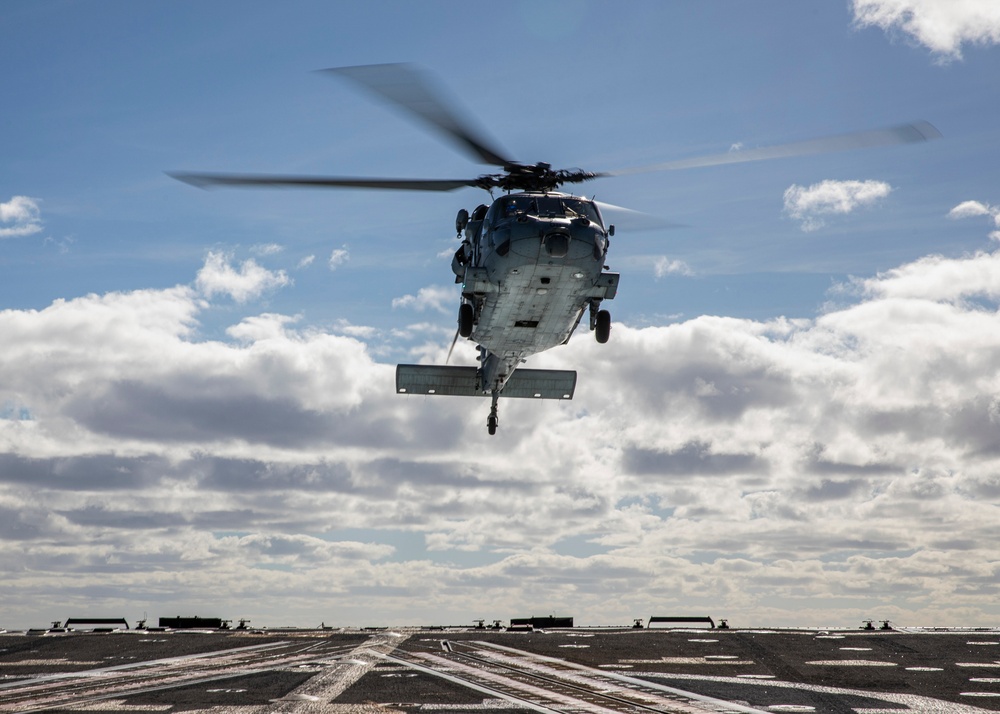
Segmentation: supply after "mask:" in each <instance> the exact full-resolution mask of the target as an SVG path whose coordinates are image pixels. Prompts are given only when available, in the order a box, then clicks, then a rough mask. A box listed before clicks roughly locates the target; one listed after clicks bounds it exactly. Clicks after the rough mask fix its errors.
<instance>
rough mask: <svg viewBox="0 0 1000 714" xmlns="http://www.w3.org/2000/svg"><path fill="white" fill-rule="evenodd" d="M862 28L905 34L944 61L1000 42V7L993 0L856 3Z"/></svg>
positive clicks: (872, 0)
mask: <svg viewBox="0 0 1000 714" xmlns="http://www.w3.org/2000/svg"><path fill="white" fill-rule="evenodd" d="M852 8H853V10H854V22H855V24H856V25H858V26H859V27H872V26H874V27H879V28H881V29H882V30H885V31H886V32H892V31H895V30H899V31H902V32H904V33H906V34H907V35H909V36H910V37H911V38H913V39H914V40H916V41H917V42H918V43H920V44H921V45H923V46H924V47H926V48H927V49H929V50H931V52H934V53H935V54H936V55H938V56H939V57H940V58H942V59H944V60H948V59H961V57H962V46H963V45H964V44H966V43H971V44H974V45H993V44H997V43H998V42H1000V4H997V3H996V2H994V0H853V3H852Z"/></svg>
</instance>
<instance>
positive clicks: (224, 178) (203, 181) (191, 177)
mask: <svg viewBox="0 0 1000 714" xmlns="http://www.w3.org/2000/svg"><path fill="white" fill-rule="evenodd" d="M168 175H169V176H172V177H173V178H175V179H177V180H178V181H183V182H184V183H187V184H191V185H192V186H197V187H198V188H216V187H219V186H239V187H250V188H254V187H261V188H265V187H266V188H380V189H395V190H399V191H454V190H456V189H459V188H465V187H466V186H473V187H475V186H479V185H480V179H398V178H352V177H337V176H281V175H270V174H212V173H170V172H168Z"/></svg>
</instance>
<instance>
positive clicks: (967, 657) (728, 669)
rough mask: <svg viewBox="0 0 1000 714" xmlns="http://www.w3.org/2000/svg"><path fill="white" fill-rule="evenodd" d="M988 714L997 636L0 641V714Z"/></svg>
mask: <svg viewBox="0 0 1000 714" xmlns="http://www.w3.org/2000/svg"><path fill="white" fill-rule="evenodd" d="M196 710H211V711H213V712H220V713H221V712H231V713H233V714H251V713H252V714H258V713H263V712H317V713H318V712H331V713H337V714H372V713H374V712H392V711H397V712H407V713H408V714H416V713H417V712H435V713H436V712H440V713H441V714H460V713H462V712H470V713H471V712H477V713H479V712H487V713H489V712H498V713H499V712H505V713H506V712H509V711H510V710H524V711H527V712H542V713H548V714H554V713H556V712H565V713H568V714H615V713H625V712H627V713H628V714H647V713H649V714H651V713H653V712H684V713H686V714H695V713H698V712H715V713H718V712H744V713H749V712H861V713H863V714H879V713H889V712H892V713H897V714H902V713H903V712H955V713H956V714H960V713H962V712H967V713H970V714H971V713H973V712H983V711H1000V630H986V629H970V630H940V631H934V630H887V631H878V630H876V631H867V630H817V629H810V630H805V629H804V630H785V629H781V630H771V629H708V628H704V629H700V628H699V629H676V628H674V629H666V628H664V629H632V628H620V629H603V628H600V629H599V628H565V629H544V630H537V629H536V630H526V631H508V630H491V629H477V628H430V629H421V628H394V629H373V628H369V629H350V628H344V629H317V630H242V631H233V630H224V631H217V632H209V631H190V630H130V631H115V632H66V631H63V632H59V631H54V632H53V631H35V632H32V633H31V634H29V633H6V634H0V712H31V711H58V712H95V711H117V712H128V711H136V712H138V711H143V712H151V711H153V712H155V711H162V712H184V711H196Z"/></svg>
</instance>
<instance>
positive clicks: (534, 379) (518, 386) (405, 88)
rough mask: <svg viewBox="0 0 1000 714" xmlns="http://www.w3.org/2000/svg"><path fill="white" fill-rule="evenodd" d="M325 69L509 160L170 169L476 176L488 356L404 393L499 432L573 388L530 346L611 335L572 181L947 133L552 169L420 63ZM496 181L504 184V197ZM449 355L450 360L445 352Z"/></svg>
mask: <svg viewBox="0 0 1000 714" xmlns="http://www.w3.org/2000/svg"><path fill="white" fill-rule="evenodd" d="M320 71H321V72H326V73H331V74H334V75H338V76H343V77H347V78H349V79H351V80H353V81H355V82H357V83H359V84H360V85H361V86H363V87H364V88H366V89H368V90H370V91H372V92H374V93H375V94H376V95H378V96H380V97H382V98H383V99H385V100H387V101H389V102H390V103H391V104H393V105H395V106H397V107H401V108H402V109H404V110H406V111H407V112H409V113H410V114H412V115H414V116H416V117H417V118H419V119H420V120H422V121H423V122H425V123H426V124H428V125H429V126H430V127H432V128H433V129H435V130H438V131H440V132H442V133H444V135H445V136H446V137H448V138H450V139H451V140H453V141H455V142H457V143H458V144H459V146H460V147H462V148H463V149H464V150H466V151H467V152H468V153H469V154H471V155H472V157H473V158H475V159H477V160H479V161H481V162H483V163H485V164H488V165H492V166H498V167H500V168H501V169H502V172H501V173H495V174H484V175H481V176H478V177H476V178H472V179H454V180H452V179H396V178H361V177H326V176H284V175H267V174H220V173H190V172H185V173H171V174H170V175H171V176H173V177H174V178H176V179H179V180H181V181H184V182H186V183H189V184H192V185H194V186H198V187H201V188H210V187H215V186H237V187H299V188H310V187H312V188H371V189H394V190H413V191H454V190H457V189H461V188H466V187H473V188H481V189H485V190H486V191H488V192H489V193H490V197H491V203H490V205H486V204H482V205H480V206H478V207H477V208H476V209H475V210H473V211H472V212H471V213H470V212H469V211H467V210H466V209H462V210H460V211H459V212H458V216H457V218H456V223H455V228H456V231H457V233H458V238H459V240H461V241H462V243H461V246H460V247H459V249H458V250H457V251H456V253H455V256H454V258H453V259H452V266H451V267H452V270H453V271H454V273H455V282H456V283H461V285H462V298H461V300H462V302H461V305H460V306H459V311H458V330H457V332H456V334H455V339H454V340H453V341H452V344H451V349H449V351H448V359H449V360H450V357H451V350H452V349H454V347H455V343H456V342H457V340H458V338H459V337H461V338H465V339H470V340H472V341H474V342H475V343H476V344H477V345H478V346H479V366H478V367H471V366H470V367H461V366H451V365H447V364H445V365H418V364H401V365H397V367H396V391H397V392H398V393H400V394H436V395H459V396H478V397H490V398H491V400H492V406H491V408H490V414H489V417H488V418H487V422H486V426H487V430H488V431H489V433H490V434H491V435H492V434H495V433H496V430H497V426H498V424H499V416H498V400H499V398H500V396H501V395H503V396H505V397H520V398H528V399H572V398H573V393H574V391H575V389H576V372H575V371H572V370H543V369H527V368H520V369H519V366H520V365H521V364H523V363H524V362H525V361H526V360H527V358H528V357H530V356H531V355H533V354H537V353H539V352H544V351H545V350H548V349H551V348H552V347H556V346H557V345H562V344H566V343H567V342H568V341H569V339H570V337H571V336H572V335H573V332H574V331H575V330H576V328H577V326H578V325H579V324H580V322H581V320H582V319H583V317H584V315H587V317H588V324H589V328H590V330H591V331H592V332H594V334H595V337H596V339H597V341H598V342H600V343H605V342H607V341H608V339H609V337H610V334H611V314H610V313H609V312H608V311H607V310H606V309H603V308H602V307H601V305H602V302H603V301H604V300H611V299H613V298H614V297H615V294H616V293H617V291H618V277H619V275H618V273H614V272H608V270H607V265H606V260H607V253H608V247H609V244H610V238H611V236H613V235H614V233H615V228H614V226H613V225H607V224H606V223H605V221H604V218H603V216H602V215H601V211H600V208H599V204H598V202H596V201H594V200H593V199H590V198H585V197H582V196H575V195H571V194H568V193H563V192H561V191H559V190H558V189H559V188H560V187H561V186H563V185H565V184H574V183H582V182H584V181H590V180H593V179H597V178H603V177H610V176H619V175H623V174H631V173H641V172H647V171H669V170H678V169H689V168H696V167H701V166H714V165H720V164H729V163H740V162H745V161H758V160H763V159H774V158H783V157H790V156H803V155H809V154H819V153H827V152H833V151H842V150H847V149H856V148H865V147H873V146H883V145H889V144H904V143H913V142H920V141H927V140H930V139H934V138H938V137H940V133H939V132H938V131H937V129H935V128H934V127H933V126H931V125H930V124H928V123H927V122H924V121H919V122H913V123H909V124H901V125H898V126H894V127H889V128H886V129H878V130H872V131H863V132H855V133H851V134H841V135H837V136H829V137H824V138H819V139H812V140H808V141H800V142H796V143H791V144H780V145H772V146H765V147H761V148H754V149H747V150H740V151H729V152H726V153H722V154H713V155H708V156H700V157H695V158H689V159H681V160H678V161H670V162H666V163H660V164H654V165H650V166H641V167H634V168H629V169H623V170H617V171H611V172H602V173H593V172H589V171H582V170H579V169H569V170H567V169H553V168H552V167H551V165H550V164H547V163H536V164H523V163H519V162H517V161H513V160H511V159H509V158H507V156H506V155H505V153H504V152H502V151H500V150H498V149H497V148H495V144H494V143H493V142H492V141H488V140H486V139H484V138H482V134H481V133H479V132H477V131H475V130H473V128H472V124H471V123H470V122H469V121H468V120H465V119H462V118H460V116H459V113H458V112H457V111H456V110H455V109H454V108H453V107H452V106H450V105H449V104H448V103H447V102H445V101H443V100H442V99H441V98H440V95H439V94H438V93H437V92H435V91H434V90H433V89H432V88H431V85H430V84H429V82H428V81H427V80H426V79H425V78H424V77H423V75H422V74H421V72H419V71H418V70H417V69H415V68H414V67H413V66H411V65H405V64H387V65H365V66H358V67H340V68H334V69H328V70H320ZM494 190H499V191H502V192H503V195H501V196H500V197H499V198H495V200H494V196H493V192H494ZM447 361H448V360H446V362H447Z"/></svg>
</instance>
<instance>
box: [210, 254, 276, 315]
mask: <svg viewBox="0 0 1000 714" xmlns="http://www.w3.org/2000/svg"><path fill="white" fill-rule="evenodd" d="M231 260H232V256H231V255H229V254H226V253H217V252H214V251H213V252H209V254H208V256H207V257H206V258H205V265H204V266H203V267H202V269H201V270H199V271H198V276H197V277H196V278H195V285H197V287H198V289H199V290H200V291H201V292H202V294H204V295H205V297H208V298H211V297H214V296H215V295H229V296H230V297H231V298H232V299H233V300H235V301H236V302H239V303H245V302H247V301H249V300H253V299H255V298H258V297H260V296H261V295H263V294H264V293H265V292H267V291H269V290H273V289H275V288H280V287H284V286H285V285H288V284H290V283H291V280H290V279H289V277H288V275H287V274H286V273H285V271H284V270H278V271H271V270H268V269H266V268H264V267H262V266H260V265H258V264H257V262H256V261H255V260H253V259H251V260H245V261H243V263H241V264H240V267H239V269H236V268H234V267H233V266H232V265H231V264H230V261H231Z"/></svg>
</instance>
